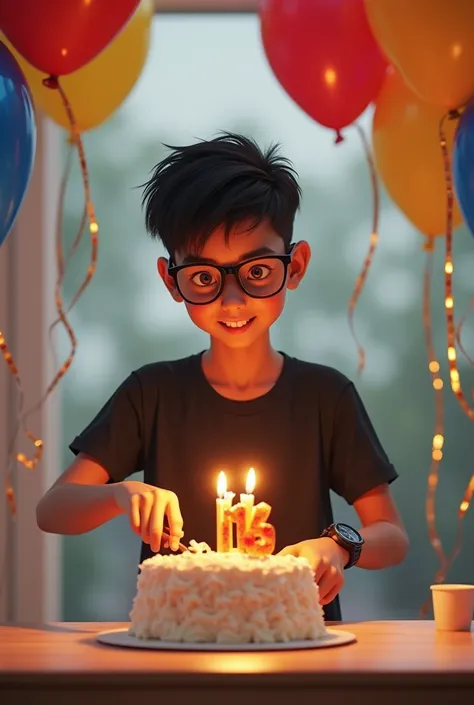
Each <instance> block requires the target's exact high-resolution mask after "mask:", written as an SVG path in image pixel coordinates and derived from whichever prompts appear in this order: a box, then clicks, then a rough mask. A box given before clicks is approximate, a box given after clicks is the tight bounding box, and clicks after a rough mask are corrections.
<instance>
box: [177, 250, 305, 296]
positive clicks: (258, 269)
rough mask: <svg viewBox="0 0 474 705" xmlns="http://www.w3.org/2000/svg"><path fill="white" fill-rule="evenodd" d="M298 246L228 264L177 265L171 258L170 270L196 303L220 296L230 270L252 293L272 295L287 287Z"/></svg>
mask: <svg viewBox="0 0 474 705" xmlns="http://www.w3.org/2000/svg"><path fill="white" fill-rule="evenodd" d="M294 247H295V245H294V244H293V245H291V246H290V249H289V251H288V253H287V254H284V255H267V256H266V257H252V259H248V260H245V262H240V263H239V264H234V265H231V266H228V267H221V266H220V265H217V264H208V263H207V262H199V263H196V264H180V265H174V264H173V263H172V260H170V266H169V267H168V274H169V275H170V276H172V277H173V279H174V281H175V283H176V288H177V289H178V291H179V293H180V294H181V296H182V297H183V299H184V300H185V301H187V302H188V303H190V304H194V305H195V306H200V305H204V304H210V303H212V302H213V301H215V300H216V299H218V298H219V296H220V295H221V294H222V291H223V289H224V282H225V277H226V276H227V275H228V274H233V275H234V276H235V278H236V279H237V281H238V282H239V284H240V286H241V288H242V289H243V291H244V292H245V293H246V294H248V296H251V297H252V298H253V299H268V298H270V297H271V296H275V294H278V293H279V292H280V291H281V290H282V289H283V286H284V284H285V281H286V273H287V269H288V265H289V264H290V262H291V257H292V254H293V249H294Z"/></svg>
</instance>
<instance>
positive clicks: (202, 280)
mask: <svg viewBox="0 0 474 705" xmlns="http://www.w3.org/2000/svg"><path fill="white" fill-rule="evenodd" d="M191 281H192V282H193V284H196V286H211V285H212V284H215V283H216V280H215V279H214V277H213V276H212V274H211V272H206V271H205V270H204V271H202V272H196V273H195V274H193V276H192V277H191Z"/></svg>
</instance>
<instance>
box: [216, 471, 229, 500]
mask: <svg viewBox="0 0 474 705" xmlns="http://www.w3.org/2000/svg"><path fill="white" fill-rule="evenodd" d="M226 492H227V480H226V476H225V472H223V471H222V470H221V471H220V473H219V478H218V480H217V496H218V497H219V498H220V499H224V495H225V493H226Z"/></svg>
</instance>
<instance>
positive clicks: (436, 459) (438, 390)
mask: <svg viewBox="0 0 474 705" xmlns="http://www.w3.org/2000/svg"><path fill="white" fill-rule="evenodd" d="M434 247H435V240H434V238H433V237H428V238H427V239H426V242H425V245H424V249H425V251H426V264H425V269H424V275H423V329H424V334H425V346H426V353H427V357H428V369H429V371H430V374H431V383H432V385H433V389H434V395H435V427H434V434H433V440H432V448H431V467H430V471H429V475H428V487H427V493H426V503H425V513H426V523H427V526H428V537H429V541H430V543H431V546H432V548H433V550H434V552H435V553H436V556H437V558H438V561H439V569H438V571H437V572H436V575H435V578H434V582H435V583H440V582H443V581H444V580H445V578H446V572H447V568H448V561H447V558H446V554H445V551H444V549H443V545H442V543H441V540H440V538H439V535H438V531H437V528H436V491H437V489H438V482H439V470H440V464H441V460H442V458H443V451H442V448H443V445H444V404H443V380H442V379H441V377H440V365H439V362H438V360H437V359H436V352H435V347H434V342H433V324H432V315H431V283H432V277H433V252H434ZM430 606H431V599H428V600H427V601H426V602H425V604H424V605H423V606H422V608H421V615H422V616H423V617H425V616H426V615H427V614H428V611H429V609H430Z"/></svg>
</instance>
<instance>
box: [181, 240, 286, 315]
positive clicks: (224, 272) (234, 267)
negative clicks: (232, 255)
mask: <svg viewBox="0 0 474 705" xmlns="http://www.w3.org/2000/svg"><path fill="white" fill-rule="evenodd" d="M295 246H296V243H293V244H292V245H290V247H289V249H288V252H287V253H285V254H283V255H277V254H275V255H260V256H259V257H251V258H250V259H246V260H244V261H243V262H239V264H231V265H228V266H227V267H225V266H223V265H220V264H215V263H214V262H196V263H195V264H193V263H192V262H191V263H189V264H178V265H176V264H174V263H173V260H172V258H171V257H170V260H169V264H168V274H169V275H170V277H173V280H174V283H175V285H176V288H177V290H178V291H179V294H180V296H181V297H182V298H183V299H184V301H186V302H187V303H188V304H191V305H192V306H207V305H208V304H212V303H214V301H217V299H218V298H219V296H221V294H222V292H223V291H224V286H225V278H226V276H228V275H229V274H233V275H234V277H235V279H236V281H237V283H238V285H239V286H240V288H241V289H242V291H243V292H244V294H246V295H247V296H250V298H251V299H271V298H272V296H276V295H277V294H279V293H280V291H281V290H282V289H283V287H284V286H285V282H286V277H287V274H288V265H289V264H291V258H292V257H293V252H294V249H295ZM263 259H275V260H280V262H282V263H283V264H284V266H285V274H284V276H283V280H282V283H281V286H280V287H279V289H277V290H276V291H274V292H273V294H265V296H254V295H253V294H249V292H248V291H247V290H246V289H244V287H243V286H242V282H241V281H240V278H239V271H240V270H241V268H242V267H244V266H245V265H246V264H249V263H251V262H261V261H262V260H263ZM201 265H202V266H203V267H214V269H217V270H218V271H219V272H220V274H221V283H220V286H219V289H218V291H217V294H216V295H215V296H213V297H212V299H209V301H201V302H199V303H196V302H195V301H191V299H188V298H187V297H186V296H185V295H184V294H183V292H182V291H181V289H180V286H179V282H178V274H179V272H180V271H181V270H182V269H189V267H198V266H201Z"/></svg>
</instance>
